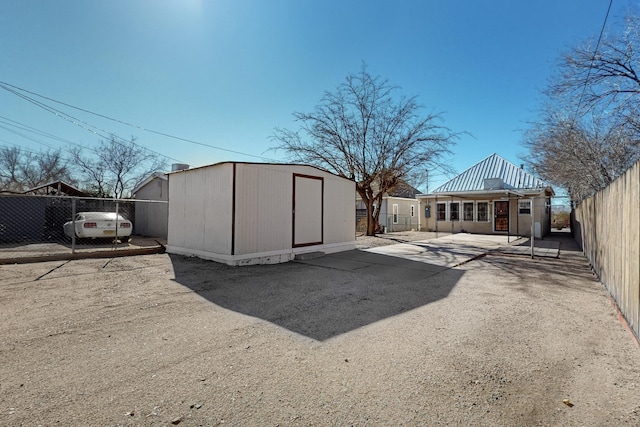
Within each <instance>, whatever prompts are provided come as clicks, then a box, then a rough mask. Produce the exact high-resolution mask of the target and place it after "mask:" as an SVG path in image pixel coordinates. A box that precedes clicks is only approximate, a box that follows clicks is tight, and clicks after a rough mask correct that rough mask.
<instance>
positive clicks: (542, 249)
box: [498, 239, 560, 258]
mask: <svg viewBox="0 0 640 427" xmlns="http://www.w3.org/2000/svg"><path fill="white" fill-rule="evenodd" d="M498 252H500V253H503V254H510V255H523V256H527V255H528V256H531V240H530V239H520V240H519V241H517V242H516V243H515V244H513V245H510V246H504V247H501V248H500V249H498ZM533 256H537V257H545V258H558V257H559V256H560V242H558V241H556V240H549V239H534V241H533Z"/></svg>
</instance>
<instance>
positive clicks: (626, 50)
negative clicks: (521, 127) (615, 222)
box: [524, 16, 640, 201]
mask: <svg viewBox="0 0 640 427" xmlns="http://www.w3.org/2000/svg"><path fill="white" fill-rule="evenodd" d="M639 23H640V21H639V20H638V18H637V17H636V16H630V17H628V18H627V20H626V26H625V27H624V28H625V29H624V31H622V32H620V33H608V34H604V35H603V38H602V40H601V42H600V45H599V47H598V50H597V52H596V51H595V48H596V44H595V43H593V42H590V43H587V44H585V45H583V46H579V47H577V48H574V49H571V50H569V51H568V52H566V53H565V54H564V55H563V57H562V59H561V62H560V65H559V70H558V73H557V75H556V76H555V77H554V78H553V79H552V80H551V81H550V83H549V86H548V88H547V90H546V91H545V92H544V94H545V96H546V99H545V101H544V108H543V111H542V113H541V114H540V117H539V119H538V120H537V122H535V123H533V126H532V127H531V129H530V130H529V131H528V132H527V133H526V134H525V140H524V145H525V146H526V147H528V148H529V153H530V155H529V157H528V158H526V159H525V160H526V161H527V162H528V163H529V164H530V166H532V167H533V169H534V170H535V171H536V172H537V173H538V174H539V175H540V176H541V177H542V178H544V179H546V180H548V181H550V182H551V183H554V184H556V185H559V186H562V187H564V188H566V189H567V190H568V192H569V194H570V196H571V197H572V199H574V200H578V201H579V200H582V199H584V198H586V197H589V196H591V195H593V194H594V193H595V192H597V191H598V190H600V189H602V188H604V187H606V186H607V185H609V184H610V183H611V182H612V181H613V180H614V179H616V178H617V177H618V176H620V175H621V174H622V173H624V171H625V170H626V169H628V168H629V167H630V166H632V165H633V164H634V163H635V162H636V161H637V160H638V159H639V158H640V145H639V144H638V141H639V136H640V122H639V120H638V117H639V116H638V113H639V112H640V97H639V95H640V76H638V74H637V73H638V71H640V70H638V67H639V66H640V63H639V60H640V56H639V53H640V35H639V33H638V24H639Z"/></svg>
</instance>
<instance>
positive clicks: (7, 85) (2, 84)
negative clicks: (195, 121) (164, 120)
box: [0, 81, 277, 162]
mask: <svg viewBox="0 0 640 427" xmlns="http://www.w3.org/2000/svg"><path fill="white" fill-rule="evenodd" d="M0 88H2V89H4V90H6V91H8V92H10V93H13V94H14V95H16V96H19V97H21V98H24V99H27V100H31V99H32V98H29V97H27V96H26V95H24V94H21V93H20V92H17V91H21V92H25V93H28V94H31V95H35V96H38V97H40V98H42V99H46V100H48V101H51V102H55V103H57V104H60V105H64V106H65V107H69V108H73V109H75V110H78V111H82V112H84V113H87V114H92V115H94V116H96V117H101V118H103V119H107V120H111V121H113V122H116V123H120V124H123V125H126V126H130V127H133V128H136V129H139V130H142V131H144V132H149V133H153V134H156V135H161V136H164V137H166V138H171V139H176V140H178V141H183V142H188V143H190V144H195V145H200V146H203V147H208V148H213V149H215V150H220V151H226V152H228V153H233V154H239V155H241V156H248V157H253V158H257V159H261V160H268V161H273V162H277V160H274V159H270V158H268V157H264V156H257V155H255V154H248V153H243V152H241V151H237V150H230V149H228V148H222V147H218V146H215V145H211V144H206V143H204V142H200V141H195V140H193V139H188V138H182V137H180V136H175V135H171V134H168V133H165V132H160V131H157V130H153V129H148V128H145V127H143V126H140V125H136V124H133V123H129V122H126V121H124V120H119V119H115V118H113V117H109V116H106V115H104V114H100V113H96V112H93V111H90V110H87V109H84V108H80V107H76V106H74V105H71V104H67V103H65V102H62V101H58V100H56V99H53V98H50V97H48V96H44V95H40V94H38V93H36V92H32V91H29V90H27V89H23V88H21V87H18V86H15V85H12V84H10V83H6V82H2V81H0ZM10 88H13V89H14V90H12V89H10ZM33 101H35V100H33ZM29 102H32V101H29ZM34 103H35V105H38V106H41V105H39V104H42V105H46V104H43V103H41V102H39V101H35V102H34ZM42 108H44V107H42ZM49 108H50V107H49ZM45 109H46V110H48V108H45ZM51 109H52V110H55V109H53V108H51ZM55 111H57V110H55ZM63 114H64V113H63ZM165 157H166V156H165ZM174 160H175V159H174Z"/></svg>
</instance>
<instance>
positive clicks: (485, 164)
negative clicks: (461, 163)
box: [433, 154, 548, 193]
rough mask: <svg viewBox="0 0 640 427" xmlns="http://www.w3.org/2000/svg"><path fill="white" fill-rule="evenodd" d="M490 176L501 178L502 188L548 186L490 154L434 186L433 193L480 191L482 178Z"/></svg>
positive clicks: (482, 184)
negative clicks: (436, 186)
mask: <svg viewBox="0 0 640 427" xmlns="http://www.w3.org/2000/svg"><path fill="white" fill-rule="evenodd" d="M490 178H500V179H502V182H503V188H505V189H511V190H528V189H536V188H540V189H542V188H545V187H547V186H548V185H547V184H546V183H545V182H544V181H542V180H541V179H539V178H536V177H535V176H533V175H532V174H530V173H528V172H525V171H524V170H523V169H521V168H519V167H518V166H516V165H514V164H513V163H511V162H509V161H507V160H505V159H503V158H502V157H500V156H499V155H497V154H492V155H491V156H489V157H487V158H486V159H484V160H482V161H481V162H479V163H476V164H475V165H474V166H472V167H470V168H469V169H467V170H466V171H464V172H462V173H461V174H460V175H458V176H456V177H455V178H453V179H452V180H450V181H448V182H446V183H445V184H443V185H441V186H440V187H438V188H436V189H435V190H433V193H449V192H466V191H481V190H484V180H485V179H490Z"/></svg>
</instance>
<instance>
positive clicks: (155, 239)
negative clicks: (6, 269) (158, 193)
mask: <svg viewBox="0 0 640 427" xmlns="http://www.w3.org/2000/svg"><path fill="white" fill-rule="evenodd" d="M86 212H103V213H105V212H109V213H113V214H118V215H120V216H121V217H122V218H123V219H124V220H128V221H130V222H131V223H132V227H130V228H131V230H130V231H131V235H130V237H129V236H124V234H128V233H129V230H126V231H125V228H129V227H127V224H124V223H123V222H122V221H114V223H115V224H113V226H115V230H113V231H102V233H104V234H103V235H100V236H99V237H87V238H80V237H78V236H77V235H76V233H74V232H73V231H72V230H74V229H76V228H75V227H76V225H77V224H76V222H77V220H78V219H79V218H80V217H79V216H78V214H83V213H86ZM110 218H114V219H115V216H113V215H112V216H110ZM167 218H168V203H167V202H166V201H156V200H136V199H100V198H84V197H66V196H34V195H15V194H0V259H3V258H5V259H6V258H20V257H34V256H47V255H53V254H69V253H70V254H74V253H78V252H95V251H121V250H132V249H136V248H149V247H157V246H160V247H162V246H163V245H165V244H166V239H167ZM69 223H70V225H69ZM65 224H68V225H67V227H66V229H67V233H65ZM121 224H124V228H122V229H120V230H118V227H119V226H120V225H121ZM82 226H84V225H81V227H82ZM100 226H101V225H98V227H100ZM88 227H94V228H95V227H96V225H95V224H89V226H88ZM80 229H81V228H80ZM69 234H71V235H69ZM81 234H82V233H81ZM93 235H96V233H93Z"/></svg>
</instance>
